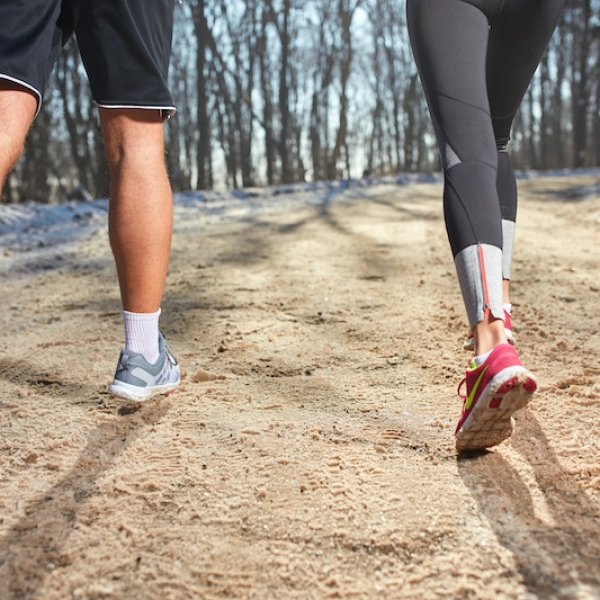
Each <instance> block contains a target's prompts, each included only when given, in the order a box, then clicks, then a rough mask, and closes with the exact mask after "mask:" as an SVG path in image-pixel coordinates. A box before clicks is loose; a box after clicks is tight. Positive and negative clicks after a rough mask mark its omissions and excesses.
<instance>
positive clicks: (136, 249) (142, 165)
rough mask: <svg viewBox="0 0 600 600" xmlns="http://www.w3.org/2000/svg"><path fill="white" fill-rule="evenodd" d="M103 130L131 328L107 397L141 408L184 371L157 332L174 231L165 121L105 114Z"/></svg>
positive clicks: (114, 238) (152, 115)
mask: <svg viewBox="0 0 600 600" xmlns="http://www.w3.org/2000/svg"><path fill="white" fill-rule="evenodd" d="M100 123H101V126H102V135H103V137H104V144H105V147H106V155H107V159H108V168H109V172H110V180H111V182H110V208H109V217H108V225H109V237H110V244H111V247H112V250H113V254H114V256H115V261H116V265H117V274H118V277H119V286H120V288H121V298H122V302H123V309H124V310H123V316H124V321H125V350H123V351H122V352H121V356H120V357H119V363H118V365H117V372H116V374H115V379H114V381H113V383H112V384H111V385H110V386H109V388H108V390H109V392H110V393H112V394H115V395H117V396H121V397H124V398H127V399H128V400H134V401H140V402H141V401H143V400H147V399H148V398H150V397H152V396H154V395H155V394H168V393H170V392H172V391H173V390H175V389H176V388H177V386H178V384H179V365H178V364H177V360H176V359H175V357H174V356H173V354H172V353H171V351H170V350H169V347H168V346H167V345H166V342H165V341H164V338H163V337H162V335H160V333H159V330H158V318H159V315H160V303H161V300H162V295H163V290H164V286H165V279H166V276H167V268H168V264H169V254H170V250H171V230H172V225H173V200H172V195H171V188H170V186H169V180H168V177H167V172H166V168H165V161H164V140H163V125H162V118H161V113H160V111H158V110H145V109H112V108H111V109H109V108H101V109H100Z"/></svg>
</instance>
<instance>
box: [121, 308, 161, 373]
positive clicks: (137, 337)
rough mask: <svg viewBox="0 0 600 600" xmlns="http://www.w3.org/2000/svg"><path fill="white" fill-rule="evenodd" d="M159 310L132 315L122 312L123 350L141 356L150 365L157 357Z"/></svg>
mask: <svg viewBox="0 0 600 600" xmlns="http://www.w3.org/2000/svg"><path fill="white" fill-rule="evenodd" d="M159 317H160V308H159V309H158V311H156V312H155V313H132V312H128V311H126V310H124V311H123V323H124V325H125V348H127V350H131V351H132V352H137V353H138V354H141V355H142V356H143V357H144V358H145V359H146V360H147V361H148V362H149V363H150V364H151V365H153V364H154V363H155V362H156V361H157V360H158V357H159V352H158V318H159Z"/></svg>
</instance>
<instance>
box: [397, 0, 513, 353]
mask: <svg viewBox="0 0 600 600" xmlns="http://www.w3.org/2000/svg"><path fill="white" fill-rule="evenodd" d="M491 4H492V3H489V2H488V3H487V6H488V7H489V6H490V5H491ZM497 4H498V6H500V4H501V2H498V3H497ZM407 13H408V26H409V33H410V36H411V42H412V45H413V51H414V54H415V59H416V61H417V64H418V66H419V72H420V75H421V80H422V82H423V87H424V89H425V94H426V96H427V101H428V103H429V108H430V112H431V116H432V119H433V123H434V127H435V130H436V134H437V138H438V143H439V146H440V153H441V157H442V163H443V169H444V214H445V218H446V228H447V231H448V237H449V240H450V246H451V248H452V253H453V256H454V261H455V265H456V270H457V274H458V278H459V282H460V286H461V291H462V294H463V298H464V301H465V306H466V309H467V315H468V318H469V324H470V326H471V328H473V329H474V334H475V351H476V354H483V353H485V352H488V351H490V350H492V349H493V348H494V347H495V346H497V345H499V344H502V343H505V342H506V337H505V334H504V321H503V319H504V310H503V303H502V298H503V292H502V214H501V212H500V200H499V198H498V190H497V175H498V155H497V151H496V141H495V137H494V129H493V126H492V119H491V115H490V107H489V100H488V90H487V85H486V62H487V58H486V57H487V50H488V42H489V21H488V15H486V14H484V12H483V11H482V10H481V9H480V8H478V7H477V6H474V5H473V4H471V3H469V2H465V1H463V0H409V1H408V3H407Z"/></svg>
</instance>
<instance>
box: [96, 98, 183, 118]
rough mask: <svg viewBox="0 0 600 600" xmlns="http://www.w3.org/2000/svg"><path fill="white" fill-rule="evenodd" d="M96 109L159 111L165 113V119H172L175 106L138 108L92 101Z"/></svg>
mask: <svg viewBox="0 0 600 600" xmlns="http://www.w3.org/2000/svg"><path fill="white" fill-rule="evenodd" d="M94 104H95V105H96V106H97V107H98V108H135V109H141V110H161V111H165V112H166V113H167V118H169V117H172V116H173V115H174V114H175V113H176V112H177V108H176V107H175V106H139V105H137V104H100V103H99V102H96V101H95V100H94Z"/></svg>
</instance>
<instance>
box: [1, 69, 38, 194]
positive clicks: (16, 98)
mask: <svg viewBox="0 0 600 600" xmlns="http://www.w3.org/2000/svg"><path fill="white" fill-rule="evenodd" d="M36 110H37V98H36V96H35V95H34V94H33V93H32V92H30V91H28V90H26V89H25V88H23V87H21V86H19V85H17V84H14V83H12V82H11V81H6V80H2V79H0V189H1V188H2V186H3V185H4V181H5V180H6V177H7V176H8V174H9V173H10V170H11V169H12V168H13V166H14V165H15V163H16V162H17V159H18V158H19V156H21V152H23V145H24V143H25V138H26V137H27V132H28V131H29V126H30V125H31V122H32V121H33V118H34V116H35V112H36Z"/></svg>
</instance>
